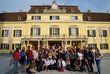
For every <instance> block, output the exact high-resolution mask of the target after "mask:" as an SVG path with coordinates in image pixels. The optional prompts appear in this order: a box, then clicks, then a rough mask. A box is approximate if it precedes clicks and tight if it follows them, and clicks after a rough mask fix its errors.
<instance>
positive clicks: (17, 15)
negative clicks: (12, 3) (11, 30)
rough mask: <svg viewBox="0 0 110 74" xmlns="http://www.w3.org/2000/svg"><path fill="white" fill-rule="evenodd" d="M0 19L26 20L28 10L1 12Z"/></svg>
mask: <svg viewBox="0 0 110 74" xmlns="http://www.w3.org/2000/svg"><path fill="white" fill-rule="evenodd" d="M0 21H26V12H7V13H0Z"/></svg>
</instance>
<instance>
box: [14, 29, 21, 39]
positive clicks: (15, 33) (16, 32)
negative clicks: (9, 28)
mask: <svg viewBox="0 0 110 74" xmlns="http://www.w3.org/2000/svg"><path fill="white" fill-rule="evenodd" d="M13 36H14V37H21V36H22V30H19V29H17V30H14V35H13Z"/></svg>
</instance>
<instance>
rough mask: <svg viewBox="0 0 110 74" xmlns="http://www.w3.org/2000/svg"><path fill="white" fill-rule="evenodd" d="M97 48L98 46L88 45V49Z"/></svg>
mask: <svg viewBox="0 0 110 74" xmlns="http://www.w3.org/2000/svg"><path fill="white" fill-rule="evenodd" d="M96 47H97V44H88V48H92V49H95V48H96Z"/></svg>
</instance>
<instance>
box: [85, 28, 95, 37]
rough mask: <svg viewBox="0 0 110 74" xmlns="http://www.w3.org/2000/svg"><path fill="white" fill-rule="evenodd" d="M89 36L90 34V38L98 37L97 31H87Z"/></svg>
mask: <svg viewBox="0 0 110 74" xmlns="http://www.w3.org/2000/svg"><path fill="white" fill-rule="evenodd" d="M87 34H88V37H96V31H95V30H92V29H90V30H87Z"/></svg>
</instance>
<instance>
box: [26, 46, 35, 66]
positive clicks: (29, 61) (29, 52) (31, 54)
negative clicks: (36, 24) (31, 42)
mask: <svg viewBox="0 0 110 74" xmlns="http://www.w3.org/2000/svg"><path fill="white" fill-rule="evenodd" d="M26 54H27V65H28V64H29V63H31V61H32V59H33V51H32V50H31V47H30V46H28V50H27V52H26Z"/></svg>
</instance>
